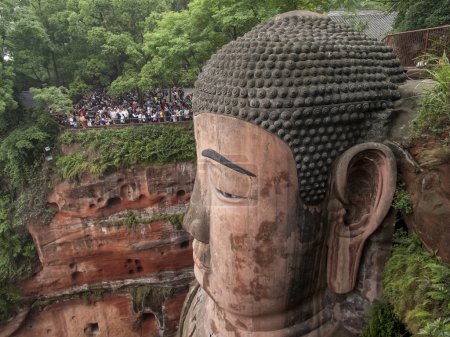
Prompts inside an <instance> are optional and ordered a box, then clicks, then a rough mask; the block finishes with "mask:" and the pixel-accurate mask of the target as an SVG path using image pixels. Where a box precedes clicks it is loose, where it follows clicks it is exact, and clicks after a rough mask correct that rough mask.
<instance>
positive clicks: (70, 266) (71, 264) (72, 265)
mask: <svg viewBox="0 0 450 337" xmlns="http://www.w3.org/2000/svg"><path fill="white" fill-rule="evenodd" d="M76 265H77V264H76V263H75V262H71V263H70V264H69V268H70V269H73V268H74V267H75V266H76Z"/></svg>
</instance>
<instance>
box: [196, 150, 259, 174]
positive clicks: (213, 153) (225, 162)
mask: <svg viewBox="0 0 450 337" xmlns="http://www.w3.org/2000/svg"><path fill="white" fill-rule="evenodd" d="M202 156H203V157H206V158H209V159H212V160H214V161H216V162H218V163H219V164H222V165H224V166H226V167H228V168H230V169H232V170H234V171H236V172H239V173H242V174H245V175H248V176H250V177H256V175H255V174H254V173H252V172H250V171H247V170H246V169H245V168H242V167H240V166H239V165H236V164H235V163H232V162H231V161H229V160H228V159H227V158H225V157H224V156H222V155H221V154H220V153H218V152H216V151H214V150H212V149H205V150H203V151H202Z"/></svg>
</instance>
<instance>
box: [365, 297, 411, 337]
mask: <svg viewBox="0 0 450 337" xmlns="http://www.w3.org/2000/svg"><path fill="white" fill-rule="evenodd" d="M406 335H407V332H406V331H405V327H404V325H403V324H402V322H401V321H400V319H399V317H398V316H397V315H396V314H395V312H394V309H393V308H392V305H391V304H390V303H388V302H376V303H374V304H373V305H372V308H371V318H370V322H369V325H368V326H367V327H366V329H365V330H364V331H363V332H362V334H361V337H402V336H406Z"/></svg>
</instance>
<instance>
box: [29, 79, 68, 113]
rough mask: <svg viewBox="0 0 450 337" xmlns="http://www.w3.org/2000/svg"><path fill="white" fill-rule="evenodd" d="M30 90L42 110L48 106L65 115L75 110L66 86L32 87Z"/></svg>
mask: <svg viewBox="0 0 450 337" xmlns="http://www.w3.org/2000/svg"><path fill="white" fill-rule="evenodd" d="M30 92H31V93H32V94H33V98H34V99H35V100H36V101H37V102H38V103H39V104H40V105H41V108H42V110H44V109H45V108H48V109H50V110H52V111H54V112H58V113H62V114H65V115H67V114H69V113H70V112H71V111H73V103H72V100H71V99H70V96H69V92H68V91H67V89H66V88H65V87H52V86H50V87H47V88H43V89H38V88H30Z"/></svg>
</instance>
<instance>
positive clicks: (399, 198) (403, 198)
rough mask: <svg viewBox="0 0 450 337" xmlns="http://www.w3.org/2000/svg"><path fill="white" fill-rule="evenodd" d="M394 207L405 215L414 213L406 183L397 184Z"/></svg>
mask: <svg viewBox="0 0 450 337" xmlns="http://www.w3.org/2000/svg"><path fill="white" fill-rule="evenodd" d="M392 207H394V208H395V209H396V210H398V211H400V212H402V213H403V214H404V215H409V214H412V212H413V208H412V203H411V198H410V196H409V194H408V192H407V191H406V190H405V187H404V185H399V186H397V189H396V190H395V195H394V202H393V203H392Z"/></svg>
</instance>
